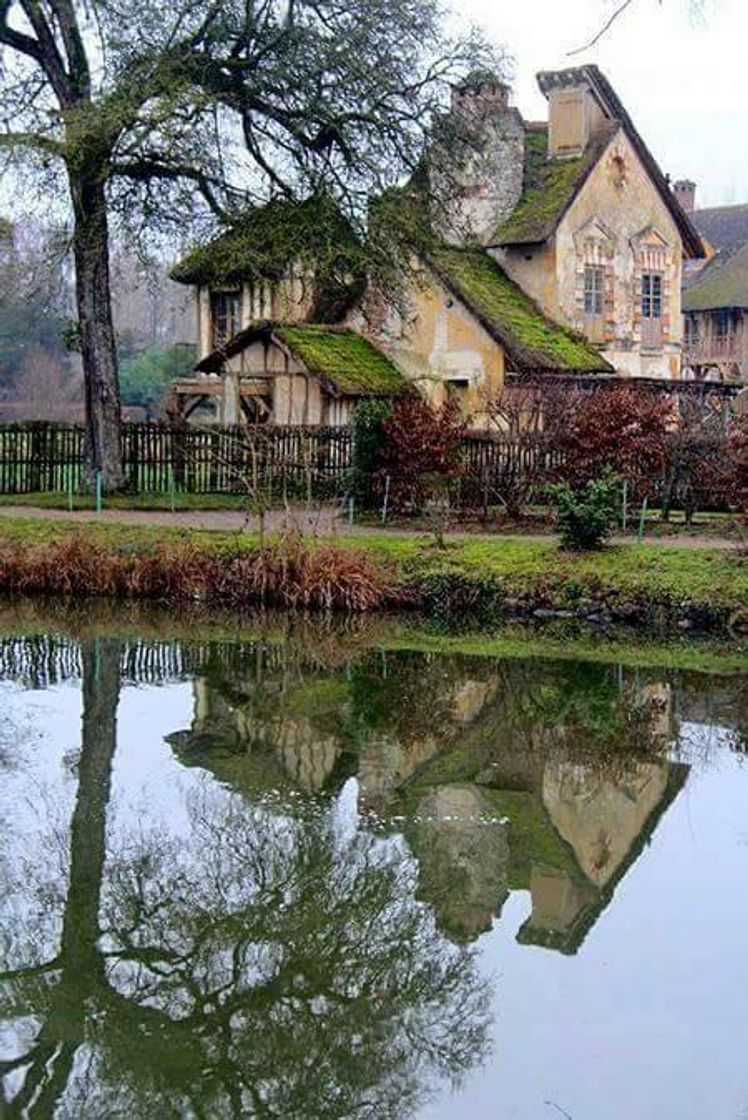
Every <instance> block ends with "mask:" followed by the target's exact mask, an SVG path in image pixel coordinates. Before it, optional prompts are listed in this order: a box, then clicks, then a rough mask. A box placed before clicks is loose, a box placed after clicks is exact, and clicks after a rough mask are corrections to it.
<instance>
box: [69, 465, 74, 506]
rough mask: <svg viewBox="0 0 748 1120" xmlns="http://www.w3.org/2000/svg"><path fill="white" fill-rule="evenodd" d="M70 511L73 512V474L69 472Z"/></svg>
mask: <svg viewBox="0 0 748 1120" xmlns="http://www.w3.org/2000/svg"><path fill="white" fill-rule="evenodd" d="M68 509H69V510H70V512H71V513H72V512H73V472H72V471H71V470H68Z"/></svg>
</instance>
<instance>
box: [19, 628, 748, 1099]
mask: <svg viewBox="0 0 748 1120" xmlns="http://www.w3.org/2000/svg"><path fill="white" fill-rule="evenodd" d="M32 615H33V617H27V616H25V615H23V612H18V613H16V614H15V615H13V614H11V616H10V617H6V618H5V621H4V626H3V628H2V636H0V829H2V836H3V843H2V848H1V850H0V1116H2V1117H14V1118H21V1117H28V1118H34V1120H40V1118H46V1117H50V1118H52V1117H55V1118H60V1120H73V1118H75V1120H99V1118H102V1120H104V1118H106V1120H110V1118H117V1120H119V1118H122V1120H124V1118H128V1120H141V1118H143V1120H151V1118H154V1120H162V1118H163V1120H169V1118H185V1117H189V1118H196V1120H222V1118H224V1117H226V1118H229V1117H231V1118H238V1117H270V1118H276V1117H277V1118H279V1120H280V1118H283V1120H289V1118H292V1120H302V1118H315V1120H316V1118H319V1120H323V1118H324V1120H329V1118H341V1120H342V1118H367V1120H368V1118H369V1117H371V1118H374V1117H377V1118H383V1117H384V1118H393V1120H396V1118H397V1120H399V1118H406V1117H414V1118H418V1120H457V1118H458V1117H459V1118H462V1117H470V1118H471V1120H515V1118H516V1120H559V1118H561V1120H563V1118H567V1120H569V1118H571V1120H705V1118H707V1117H708V1118H709V1120H737V1118H739V1117H746V1116H748V1066H746V1061H745V1054H746V1052H747V1051H748V968H747V967H746V948H745V944H746V934H747V931H748V766H746V762H747V761H748V658H746V655H744V654H741V653H740V651H739V650H733V651H719V650H717V651H715V650H712V649H711V648H710V649H708V650H705V651H704V654H703V656H702V655H701V652H700V650H699V648H698V647H696V646H695V645H691V646H689V645H687V643H686V642H685V641H683V642H681V643H680V644H679V645H678V646H676V647H672V648H671V647H666V648H662V649H661V650H658V649H652V648H649V647H646V646H644V645H642V644H641V642H640V640H633V639H632V640H629V641H626V640H623V641H621V640H618V641H615V642H613V643H610V644H606V642H605V641H604V640H602V639H597V640H595V641H587V640H584V639H582V640H577V638H576V637H574V638H573V639H572V638H570V639H568V640H567V639H566V638H564V636H563V635H561V636H560V637H556V638H554V639H553V640H549V639H547V638H546V637H544V636H543V635H533V634H528V633H527V632H521V633H517V632H512V633H511V634H507V635H505V636H502V635H499V636H497V639H496V641H495V643H494V644H493V645H491V644H490V643H481V642H479V641H473V642H471V641H470V640H464V641H454V642H452V641H449V640H446V641H441V640H440V639H438V638H437V637H434V635H429V634H425V633H421V632H419V631H418V630H414V629H413V628H412V627H411V628H408V629H405V630H404V629H402V628H398V627H396V626H394V625H393V626H392V627H388V626H386V625H384V624H381V625H380V624H377V623H367V622H366V621H363V622H359V623H356V624H338V625H326V624H322V623H318V624H315V623H313V622H309V621H303V620H292V619H288V618H286V619H282V618H281V619H278V618H275V619H268V620H265V621H264V622H259V621H254V622H252V623H251V624H249V623H247V624H240V623H239V622H238V621H237V620H235V619H234V620H223V621H222V622H220V623H216V624H212V623H211V624H208V623H207V622H206V623H203V622H202V621H201V620H200V618H199V617H197V616H196V618H195V619H186V620H183V621H182V622H181V624H178V620H174V619H170V618H169V617H168V616H163V615H161V616H158V618H156V619H155V620H154V619H153V618H152V617H150V616H147V615H144V616H142V617H141V616H137V617H127V618H122V617H121V616H116V615H115V616H113V617H112V616H108V617H107V618H106V619H104V620H102V621H101V623H100V624H99V625H96V624H94V623H92V622H91V620H90V618H89V616H88V615H82V616H78V617H74V618H72V619H71V618H65V617H64V616H58V617H57V618H56V620H54V621H49V620H47V619H45V618H44V617H43V616H37V615H35V614H33V612H32Z"/></svg>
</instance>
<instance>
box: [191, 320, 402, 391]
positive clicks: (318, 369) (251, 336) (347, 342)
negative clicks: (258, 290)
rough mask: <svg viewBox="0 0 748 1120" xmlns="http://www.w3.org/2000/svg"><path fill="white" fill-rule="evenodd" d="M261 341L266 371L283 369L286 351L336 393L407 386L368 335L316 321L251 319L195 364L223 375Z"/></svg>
mask: <svg viewBox="0 0 748 1120" xmlns="http://www.w3.org/2000/svg"><path fill="white" fill-rule="evenodd" d="M258 344H261V345H262V346H263V348H264V354H265V358H264V364H265V368H266V370H267V371H268V372H273V373H274V372H285V369H284V368H283V366H282V364H279V363H278V361H277V356H278V355H279V354H287V355H289V356H290V357H292V358H293V359H294V361H295V363H296V369H297V370H298V371H299V372H307V373H310V374H312V375H313V376H315V377H318V378H319V379H320V380H321V381H322V382H323V383H324V384H325V386H326V387H327V388H328V389H329V390H331V391H332V392H334V393H340V394H343V395H346V396H392V395H395V394H398V393H403V392H405V390H406V389H407V388H408V383H407V381H406V380H405V378H404V377H403V375H402V374H401V373H400V371H399V370H398V369H397V367H396V366H395V365H394V364H393V363H392V362H391V361H390V359H389V358H388V357H387V356H386V355H385V354H383V353H382V351H381V350H379V349H378V348H377V347H376V346H374V345H373V343H371V342H370V341H369V340H368V339H366V338H364V337H363V336H362V335H359V334H356V332H355V331H352V330H349V329H348V328H347V327H331V326H325V325H322V324H318V323H294V324H286V323H272V322H258V323H253V324H252V325H251V326H249V327H247V328H246V330H242V331H239V333H238V334H236V335H234V337H233V338H232V339H230V340H229V341H228V342H227V343H226V345H225V346H221V347H219V348H218V349H216V350H214V351H213V352H212V353H211V354H208V356H207V357H206V358H203V359H202V361H201V362H198V364H197V366H196V367H195V368H196V369H197V370H198V371H200V372H202V373H219V372H221V371H223V370H224V369H225V366H226V362H227V361H229V360H230V359H231V358H233V357H235V356H236V355H237V354H240V353H242V352H243V351H246V350H251V349H252V348H256V347H257V346H258Z"/></svg>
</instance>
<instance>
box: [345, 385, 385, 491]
mask: <svg viewBox="0 0 748 1120" xmlns="http://www.w3.org/2000/svg"><path fill="white" fill-rule="evenodd" d="M391 413H392V405H391V404H390V402H389V401H378V400H370V401H362V402H361V404H359V405H358V407H357V409H356V411H355V413H354V416H353V462H352V465H351V469H350V472H349V475H348V491H349V493H350V494H352V495H353V497H354V498H355V499H356V501H357V502H360V503H361V504H363V505H366V504H368V503H369V502H371V501H373V500H375V497H376V495H375V493H374V490H375V479H374V475H375V472H376V470H377V469H378V467H379V457H380V452H381V448H382V445H383V443H384V438H385V437H384V423H385V421H386V420H387V419H389V417H390V415H391Z"/></svg>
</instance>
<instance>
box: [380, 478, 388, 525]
mask: <svg viewBox="0 0 748 1120" xmlns="http://www.w3.org/2000/svg"><path fill="white" fill-rule="evenodd" d="M389 501H390V476H389V475H385V479H384V500H383V502H382V524H383V525H385V524H386V523H387V507H388V505H389Z"/></svg>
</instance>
